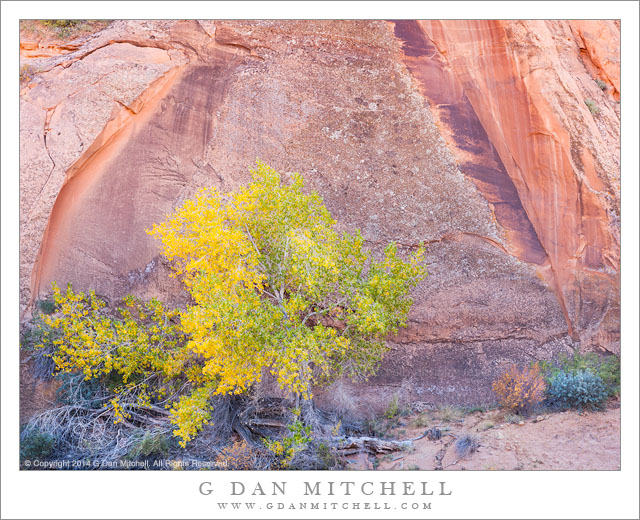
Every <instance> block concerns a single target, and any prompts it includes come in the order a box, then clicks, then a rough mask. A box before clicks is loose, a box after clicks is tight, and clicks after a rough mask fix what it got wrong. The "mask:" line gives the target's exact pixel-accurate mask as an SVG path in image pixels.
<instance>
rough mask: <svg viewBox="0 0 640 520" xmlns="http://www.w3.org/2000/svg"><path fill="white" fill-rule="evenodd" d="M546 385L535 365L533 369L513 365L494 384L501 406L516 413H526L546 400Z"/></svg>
mask: <svg viewBox="0 0 640 520" xmlns="http://www.w3.org/2000/svg"><path fill="white" fill-rule="evenodd" d="M545 388H546V384H545V382H544V378H543V377H542V375H541V374H540V367H539V366H538V364H537V363H535V364H534V365H533V366H532V367H531V368H526V367H525V368H523V369H518V368H517V367H516V366H515V365H511V366H510V367H509V368H508V369H507V370H506V371H505V372H504V374H502V376H500V378H499V379H497V380H496V381H494V382H493V391H494V392H495V394H496V396H497V397H498V402H499V403H500V406H502V407H503V408H506V409H507V410H510V411H511V412H515V413H526V412H528V411H529V410H531V408H533V407H534V406H535V405H537V404H539V403H540V402H541V401H542V400H543V399H544V392H545Z"/></svg>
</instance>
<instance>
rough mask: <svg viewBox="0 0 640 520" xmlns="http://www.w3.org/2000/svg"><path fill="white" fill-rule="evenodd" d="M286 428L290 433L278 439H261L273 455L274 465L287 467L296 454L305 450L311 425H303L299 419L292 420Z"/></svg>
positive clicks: (309, 440) (309, 438)
mask: <svg viewBox="0 0 640 520" xmlns="http://www.w3.org/2000/svg"><path fill="white" fill-rule="evenodd" d="M294 413H295V411H294ZM298 415H299V411H298ZM287 429H288V430H289V432H290V434H289V435H287V436H286V437H283V438H282V439H280V440H272V439H262V440H263V442H264V444H265V446H266V447H267V449H268V450H269V451H270V452H271V453H273V454H274V455H275V457H276V460H277V464H276V466H279V467H281V468H287V467H289V464H291V461H292V460H293V458H294V457H295V456H296V454H297V453H299V452H301V451H303V450H305V449H306V447H307V445H308V444H309V443H310V442H311V437H310V435H311V427H310V426H305V425H304V424H303V423H302V421H300V420H299V419H296V420H295V421H293V423H291V424H290V425H289V426H287Z"/></svg>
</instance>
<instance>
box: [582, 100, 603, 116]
mask: <svg viewBox="0 0 640 520" xmlns="http://www.w3.org/2000/svg"><path fill="white" fill-rule="evenodd" d="M584 104H585V105H587V107H588V108H589V112H591V113H592V114H593V115H594V116H595V115H598V114H599V113H600V108H598V105H596V102H595V101H594V100H593V99H588V98H587V99H585V100H584Z"/></svg>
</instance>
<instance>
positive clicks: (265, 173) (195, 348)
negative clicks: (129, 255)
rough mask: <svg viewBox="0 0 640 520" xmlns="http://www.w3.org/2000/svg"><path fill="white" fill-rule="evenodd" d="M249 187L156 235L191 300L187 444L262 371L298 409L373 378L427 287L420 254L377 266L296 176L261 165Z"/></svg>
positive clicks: (196, 204)
mask: <svg viewBox="0 0 640 520" xmlns="http://www.w3.org/2000/svg"><path fill="white" fill-rule="evenodd" d="M252 176H253V182H252V183H251V184H249V185H248V186H247V187H246V188H244V189H241V190H240V191H238V192H235V193H229V194H226V195H225V194H222V193H219V192H218V191H216V190H215V189H205V190H202V191H200V192H199V193H198V194H197V195H196V196H195V198H193V199H192V200H187V201H186V202H185V203H184V204H183V205H182V206H181V207H180V208H178V209H177V210H176V211H175V212H174V213H173V214H172V215H170V216H169V217H168V218H167V220H166V221H165V222H163V223H161V224H157V225H154V226H153V228H152V229H151V230H150V231H149V233H150V234H152V235H153V236H155V237H158V238H159V239H161V240H162V247H163V253H164V255H165V256H166V257H167V258H168V259H169V260H171V261H172V262H173V265H174V267H175V270H176V273H177V274H178V275H180V276H181V278H182V280H183V281H184V284H185V285H186V288H187V289H188V291H189V292H190V294H191V296H192V298H193V303H192V304H191V305H189V306H188V308H187V309H186V310H185V311H183V312H182V313H181V326H182V330H183V332H184V333H185V334H186V337H187V338H188V340H187V342H186V344H185V346H184V348H183V350H182V351H181V352H180V355H176V356H173V358H172V360H171V363H173V364H174V366H173V367H172V370H173V371H180V370H183V369H184V370H186V369H189V370H190V373H191V376H190V378H191V380H192V383H193V388H194V391H193V392H192V393H191V394H190V395H189V396H185V397H183V398H182V399H181V400H180V401H179V402H177V403H176V404H175V406H174V408H173V410H172V413H173V417H174V422H175V423H176V424H177V425H178V427H179V429H178V430H177V434H178V435H180V436H181V437H182V438H183V440H185V441H186V440H189V439H191V438H192V437H193V436H194V435H195V434H196V433H197V431H198V430H199V429H200V428H201V427H202V424H203V423H205V422H206V420H207V418H208V416H209V415H208V406H209V405H208V402H209V400H210V398H211V397H212V396H214V395H224V394H238V393H244V392H247V391H248V390H249V389H250V388H252V387H253V386H254V385H255V384H256V383H257V382H259V381H260V380H261V378H262V375H263V371H264V370H265V369H266V370H269V371H270V372H271V373H272V374H273V375H274V376H275V377H276V378H277V381H278V383H279V385H280V387H281V388H282V389H284V390H286V391H288V392H291V393H292V394H293V395H295V396H296V397H297V398H298V399H299V398H300V397H302V398H303V399H310V398H311V397H312V387H313V386H314V385H317V384H323V383H327V382H329V381H330V380H332V379H333V378H335V377H337V376H341V375H347V376H350V377H365V378H366V377H367V376H369V375H371V374H373V373H374V371H375V369H376V367H377V365H378V364H379V362H380V361H381V359H382V357H383V355H384V353H385V351H386V350H387V348H386V346H385V338H386V337H387V336H388V335H389V334H390V333H394V332H396V331H397V330H398V328H399V327H401V326H404V325H405V323H406V318H407V314H408V311H409V308H410V306H411V304H412V300H411V298H410V296H409V291H410V290H411V289H412V288H413V287H415V286H416V284H417V283H418V282H419V281H420V280H421V279H423V278H424V276H426V271H425V269H424V267H423V265H422V264H423V255H424V250H423V248H422V247H420V249H419V250H418V251H417V252H415V253H414V254H412V255H410V256H409V258H408V259H407V260H402V259H401V258H399V257H398V255H397V247H396V245H395V244H393V243H390V244H389V245H388V246H387V247H386V248H385V250H384V255H383V256H382V257H381V258H378V259H376V258H374V256H373V255H372V253H370V252H369V251H367V250H366V249H365V248H364V247H363V244H364V239H363V237H362V236H361V234H360V232H359V231H356V232H355V233H353V234H350V233H338V231H336V229H335V224H336V221H335V220H334V219H333V218H332V217H331V215H330V214H329V212H328V210H327V208H326V207H325V206H324V204H323V202H322V199H321V198H320V196H319V195H318V194H317V193H315V192H313V193H305V192H304V191H303V187H304V186H303V179H302V177H301V176H300V175H299V174H294V175H292V177H291V182H290V183H284V182H283V180H282V178H281V175H280V174H279V173H278V172H276V171H275V170H273V169H272V168H270V167H269V166H267V165H265V164H263V163H260V162H258V163H257V168H256V169H255V171H252ZM194 367H196V369H195V370H194Z"/></svg>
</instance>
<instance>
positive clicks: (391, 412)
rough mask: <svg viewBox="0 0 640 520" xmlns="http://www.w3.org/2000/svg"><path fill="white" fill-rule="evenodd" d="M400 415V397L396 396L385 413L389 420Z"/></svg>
mask: <svg viewBox="0 0 640 520" xmlns="http://www.w3.org/2000/svg"><path fill="white" fill-rule="evenodd" d="M398 413H400V407H399V406H398V396H397V395H394V396H393V399H391V401H390V402H389V405H388V406H387V409H386V410H385V412H384V416H385V417H386V418H387V419H393V418H394V417H395V416H396V415H398Z"/></svg>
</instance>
